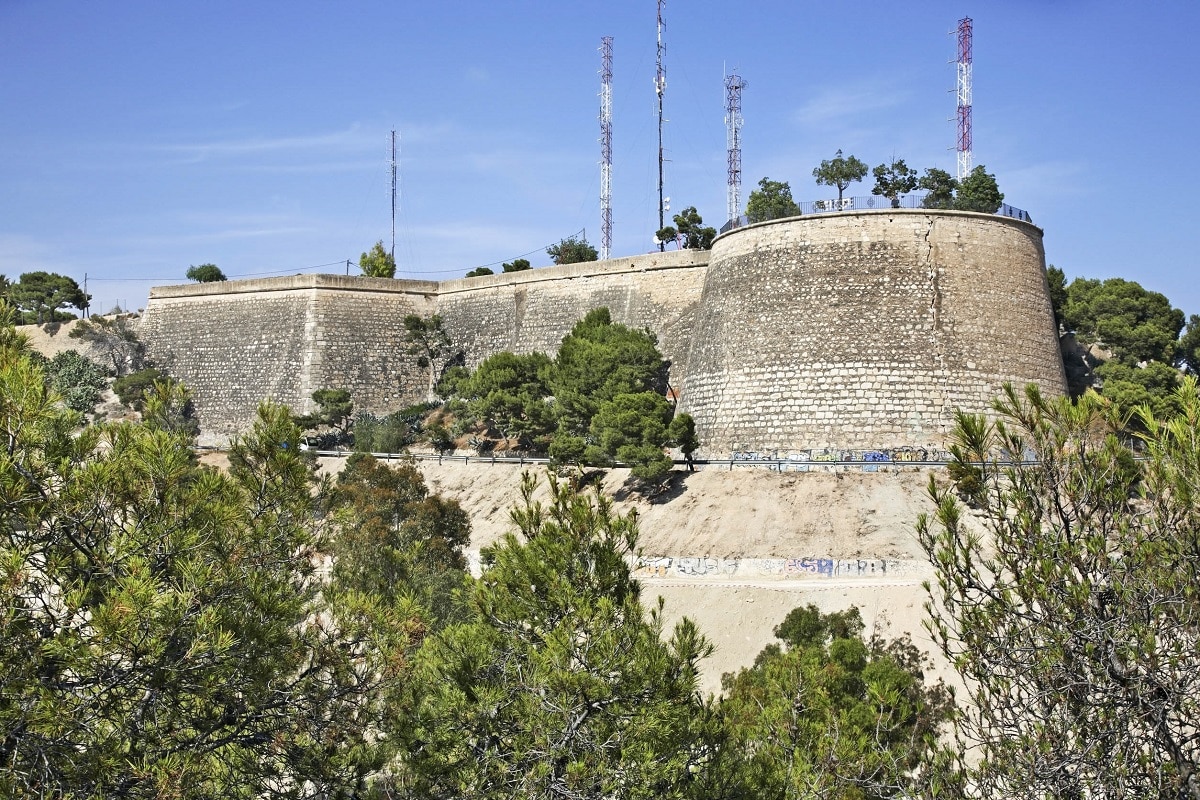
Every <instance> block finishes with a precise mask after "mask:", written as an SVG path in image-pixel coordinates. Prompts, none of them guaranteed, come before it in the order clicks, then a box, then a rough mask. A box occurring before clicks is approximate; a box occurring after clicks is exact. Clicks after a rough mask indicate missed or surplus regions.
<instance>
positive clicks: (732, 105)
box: [725, 72, 749, 222]
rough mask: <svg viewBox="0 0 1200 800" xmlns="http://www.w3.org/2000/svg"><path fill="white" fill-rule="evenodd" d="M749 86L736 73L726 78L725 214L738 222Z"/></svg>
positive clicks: (740, 204) (731, 220)
mask: <svg viewBox="0 0 1200 800" xmlns="http://www.w3.org/2000/svg"><path fill="white" fill-rule="evenodd" d="M748 85H749V84H747V83H746V81H744V80H742V76H740V75H738V74H737V73H736V72H734V73H732V74H731V75H726V76H725V149H726V163H727V164H728V165H729V170H728V178H727V181H726V183H727V185H728V191H727V194H726V202H725V214H726V219H727V221H729V222H736V221H737V218H738V216H739V215H740V214H741V209H742V133H741V131H742V89H745V88H746V86H748Z"/></svg>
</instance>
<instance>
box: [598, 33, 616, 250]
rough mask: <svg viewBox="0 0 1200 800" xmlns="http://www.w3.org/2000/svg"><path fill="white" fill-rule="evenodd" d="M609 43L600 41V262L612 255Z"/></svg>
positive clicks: (609, 41)
mask: <svg viewBox="0 0 1200 800" xmlns="http://www.w3.org/2000/svg"><path fill="white" fill-rule="evenodd" d="M612 42H613V37H611V36H604V37H601V39H600V260H601V261H606V260H608V259H609V258H610V256H611V253H612Z"/></svg>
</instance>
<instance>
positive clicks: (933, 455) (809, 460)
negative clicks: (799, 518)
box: [730, 447, 951, 472]
mask: <svg viewBox="0 0 1200 800" xmlns="http://www.w3.org/2000/svg"><path fill="white" fill-rule="evenodd" d="M950 460H951V456H950V454H949V453H948V452H946V451H944V450H933V449H927V448H924V447H891V448H886V449H881V450H836V449H827V448H817V449H812V450H792V451H783V450H737V451H734V452H733V453H732V454H731V455H730V462H731V465H732V464H734V463H737V464H747V465H750V464H758V465H763V462H766V463H767V465H769V466H770V467H771V468H772V469H778V470H780V471H781V472H807V471H809V470H810V469H812V468H814V467H815V468H821V467H823V466H826V465H832V464H843V465H853V466H859V468H860V469H861V470H862V471H863V472H875V471H876V470H877V469H878V468H879V467H881V466H885V465H888V464H927V463H945V462H947V461H950Z"/></svg>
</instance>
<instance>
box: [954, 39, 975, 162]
mask: <svg viewBox="0 0 1200 800" xmlns="http://www.w3.org/2000/svg"><path fill="white" fill-rule="evenodd" d="M972 38H973V37H972V29H971V18H970V17H963V18H962V19H960V20H959V21H958V87H957V88H958V90H957V95H958V145H957V150H958V179H959V180H960V181H961V180H962V179H963V178H965V177H967V175H968V174H970V172H971V146H972V145H971V64H972V60H973V59H972V52H971V51H972V49H973V44H972Z"/></svg>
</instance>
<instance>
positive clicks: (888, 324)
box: [142, 210, 1065, 457]
mask: <svg viewBox="0 0 1200 800" xmlns="http://www.w3.org/2000/svg"><path fill="white" fill-rule="evenodd" d="M1041 237H1042V234H1041V231H1040V230H1039V229H1038V228H1036V227H1034V226H1033V225H1031V224H1029V223H1025V222H1019V221H1016V220H1012V219H1008V218H1005V217H997V216H992V215H985V214H973V213H967V212H949V211H936V212H935V211H909V210H886V211H873V212H841V213H832V214H822V215H819V216H808V217H798V218H791V219H788V220H777V221H773V222H769V223H762V224H759V225H751V226H748V227H745V228H739V229H735V230H733V231H730V232H728V233H725V234H723V235H722V236H720V237H718V238H717V240H716V242H715V243H714V245H713V249H712V251H711V252H701V251H688V250H683V251H672V252H667V253H652V254H649V255H643V256H635V257H632V258H623V259H614V260H610V261H604V262H594V263H588V264H573V265H568V266H562V267H549V268H544V269H536V270H530V271H526V272H517V273H509V274H501V275H490V276H483V277H478V278H463V279H459V280H452V281H443V282H440V283H438V282H431V281H411V280H389V279H378V278H364V277H342V276H336V275H297V276H293V277H286V278H271V279H266V280H255V281H229V282H223V283H215V284H191V285H186V286H169V287H157V288H155V289H152V290H151V294H150V302H149V304H148V306H147V309H146V314H145V316H144V318H143V323H142V325H143V328H142V331H143V338H144V339H145V340H146V341H147V344H148V345H149V348H150V353H151V355H152V357H153V358H155V359H156V360H157V361H159V362H161V363H163V364H165V365H167V366H168V368H169V369H170V371H171V372H172V374H174V375H175V376H176V377H178V378H180V379H181V380H183V381H184V382H185V383H186V384H188V385H189V386H190V387H192V389H193V390H194V392H195V399H196V407H197V412H198V415H199V417H200V423H201V427H202V430H203V434H202V441H203V442H204V443H207V444H223V443H224V442H225V441H227V440H228V438H229V436H230V435H232V434H234V433H236V432H238V431H241V430H245V429H246V428H247V427H248V425H249V424H250V422H251V421H252V419H253V416H254V410H255V408H256V407H257V404H258V403H259V402H260V401H261V400H263V399H267V398H269V399H272V400H276V401H279V402H283V403H287V404H288V405H290V406H292V407H293V408H294V409H296V410H297V411H301V412H305V411H309V410H311V408H312V401H311V399H310V396H311V394H312V392H314V391H315V390H317V389H321V388H345V389H348V390H349V391H350V392H351V395H352V396H353V398H354V402H355V406H356V408H358V409H362V410H367V411H372V412H375V413H388V412H391V411H395V410H398V409H400V408H403V407H405V406H407V405H409V404H411V403H413V402H418V401H420V400H422V399H424V394H425V390H426V386H427V380H428V378H427V373H426V372H425V371H424V370H421V369H419V368H418V367H417V366H416V365H415V363H414V360H413V358H412V357H411V356H410V355H408V353H407V352H406V351H407V346H406V344H405V342H404V327H403V324H402V320H403V318H404V316H405V315H407V314H414V313H415V314H419V315H421V316H427V315H430V314H434V313H437V314H440V315H441V316H442V318H443V320H444V324H445V327H446V330H447V331H448V332H449V334H450V336H451V338H452V340H453V342H454V344H455V345H456V346H458V347H461V348H462V349H463V352H464V356H465V358H466V361H467V364H468V365H469V366H474V365H476V364H478V363H479V362H480V361H482V360H483V359H484V358H486V357H487V356H489V355H491V354H492V353H496V352H500V351H503V350H511V351H513V352H519V353H526V352H532V351H535V350H540V351H543V352H546V353H550V354H552V353H553V352H554V351H555V350H556V349H557V347H558V344H559V342H560V341H561V339H562V337H563V336H565V335H566V334H567V333H568V332H569V331H570V329H571V326H572V325H574V323H575V322H577V321H578V320H579V319H580V318H581V317H582V316H583V315H584V314H586V313H587V312H588V311H590V310H591V309H593V308H596V307H599V306H607V307H608V308H609V309H610V311H611V312H612V315H613V319H614V320H615V321H617V322H621V323H624V324H627V325H631V326H635V327H648V328H649V329H650V330H652V331H654V332H655V333H656V334H657V335H658V338H659V345H660V348H661V349H662V350H663V354H664V355H665V356H666V358H667V359H668V360H670V361H671V365H672V366H671V373H670V383H671V385H672V387H673V388H675V389H677V390H680V391H681V395H680V410H682V411H687V412H689V413H691V414H692V415H693V416H694V417H695V418H696V421H697V432H698V434H699V436H700V440H701V442H702V453H704V454H708V455H711V456H713V457H722V456H725V455H727V454H728V453H730V452H732V451H734V450H756V451H770V450H780V451H786V450H787V449H789V448H811V447H844V448H872V447H895V446H904V445H919V446H925V445H941V444H943V443H944V433H945V431H946V430H947V428H948V427H949V425H950V424H951V422H952V416H953V410H954V408H955V407H962V408H965V409H968V410H973V411H982V410H985V409H986V408H987V406H988V403H989V402H990V400H991V398H992V397H994V396H995V395H996V394H997V393H998V391H999V389H1000V386H1001V384H1002V383H1003V382H1004V381H1012V382H1014V383H1018V384H1024V383H1027V382H1035V383H1037V384H1038V385H1039V386H1041V387H1042V389H1043V390H1044V391H1046V392H1049V393H1052V394H1057V393H1061V392H1063V391H1065V380H1064V378H1063V373H1062V361H1061V358H1060V356H1059V351H1058V341H1057V335H1056V332H1055V330H1054V327H1053V318H1052V314H1051V311H1050V303H1049V298H1048V294H1047V290H1046V282H1045V258H1044V254H1043V251H1042V244H1041Z"/></svg>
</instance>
